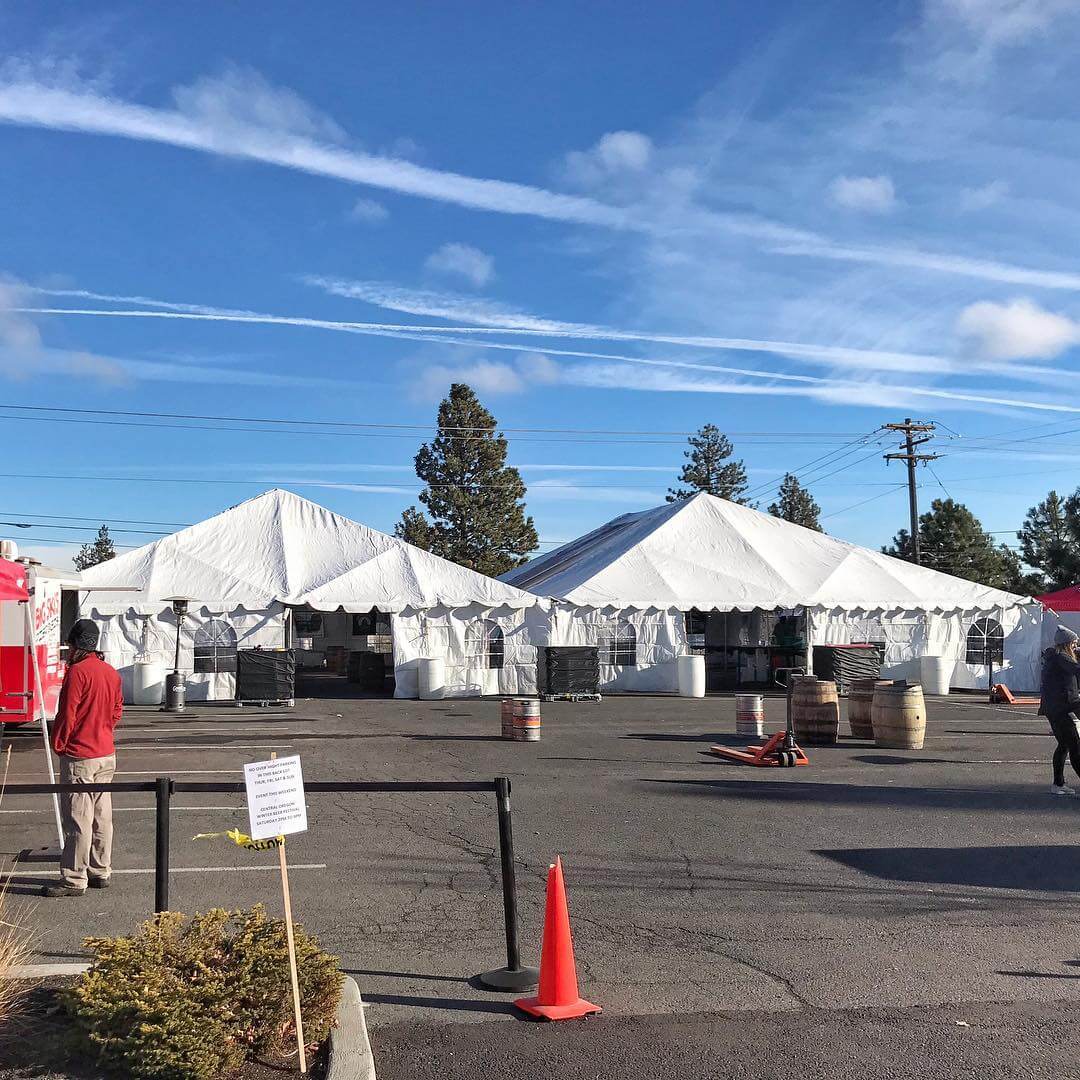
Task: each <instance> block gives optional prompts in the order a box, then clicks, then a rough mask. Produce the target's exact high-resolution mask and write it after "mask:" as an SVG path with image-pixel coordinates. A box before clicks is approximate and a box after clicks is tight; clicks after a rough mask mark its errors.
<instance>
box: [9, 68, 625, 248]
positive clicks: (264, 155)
mask: <svg viewBox="0 0 1080 1080" xmlns="http://www.w3.org/2000/svg"><path fill="white" fill-rule="evenodd" d="M214 85H215V87H216V88H215V89H213V90H211V89H208V88H207V87H206V86H205V85H204V84H203V82H202V80H200V81H199V82H197V83H195V84H193V86H191V87H181V88H179V89H178V90H177V91H176V92H175V94H174V99H177V100H178V104H179V106H180V107H177V108H173V109H160V108H153V107H150V106H145V105H136V104H133V103H131V102H127V101H123V100H121V99H119V98H116V97H112V96H108V95H106V94H105V93H103V92H101V91H99V90H98V89H96V88H95V87H93V86H87V85H85V84H79V85H76V86H74V87H73V86H72V85H70V84H62V85H57V84H56V83H54V82H49V81H44V80H42V79H41V78H40V77H38V78H35V77H32V76H28V75H25V74H23V73H22V72H21V71H19V70H12V71H10V72H6V78H5V77H3V76H0V121H6V122H8V123H11V124H20V125H25V126H30V127H44V128H51V129H53V130H58V131H81V132H87V133H90V134H96V135H113V136H119V137H121V138H128V139H136V140H142V141H146V142H156V143H166V144H168V145H170V146H177V147H182V148H184V149H188V150H198V151H201V152H203V153H209V154H219V155H222V156H224V157H233V158H241V159H246V160H249V161H259V162H263V163H264V164H269V165H278V166H280V167H282V168H287V169H296V170H298V171H300V172H307V173H313V174H315V175H318V176H329V177H333V178H335V179H338V180H343V181H345V182H347V183H353V184H366V185H369V186H371V187H376V188H383V189H385V190H388V191H398V192H402V193H403V194H407V195H415V196H418V197H420V198H426V199H435V200H438V201H440V202H447V203H453V204H455V205H458V206H466V207H470V208H472V209H477V210H489V211H493V212H495V213H501V214H525V215H529V216H532V217H541V218H550V219H553V220H557V221H569V222H577V223H580V224H589V225H603V226H607V227H609V228H623V227H626V226H627V224H628V222H627V218H626V214H625V213H624V212H623V211H622V210H621V209H619V208H617V207H612V206H606V205H604V204H603V203H600V202H597V201H596V200H594V199H589V198H584V197H581V196H576V195H563V194H560V193H558V192H553V191H548V190H545V189H544V188H538V187H532V186H530V185H528V184H517V183H512V182H509V181H504V180H489V179H481V178H477V177H472V176H463V175H461V174H459V173H452V172H444V171H440V170H438V169H429V168H424V167H423V166H420V165H416V164H414V163H413V162H409V161H406V160H404V159H402V158H398V157H386V156H383V155H378V154H368V153H364V152H362V151H360V150H355V149H349V148H346V147H344V146H339V145H335V144H334V142H333V138H334V134H335V132H334V130H333V127H328V126H327V122H326V121H325V120H323V121H321V122H320V120H319V119H318V118H317V114H316V113H315V112H314V111H313V110H312V111H305V108H302V107H301V105H302V103H300V102H299V99H296V100H295V101H293V102H292V103H291V104H289V101H290V95H291V92H290V91H283V94H285V95H286V97H285V98H283V99H282V101H283V102H284V103H285V107H284V113H285V116H284V123H279V122H278V121H277V119H276V118H275V116H274V111H273V109H272V108H267V107H266V105H265V102H266V98H265V97H263V98H262V100H261V101H260V103H259V104H258V105H257V106H256V107H254V108H252V107H251V106H250V105H248V104H246V103H244V102H242V101H238V100H237V97H236V95H235V94H232V93H231V92H230V91H228V90H227V89H222V88H221V86H220V81H219V82H218V83H217V84H214ZM226 103H232V104H235V105H236V106H237V108H238V110H239V111H238V113H237V114H235V115H234V114H232V113H226V112H223V109H224V107H225V105H226ZM330 123H332V122H330ZM334 126H335V127H336V125H334ZM297 129H299V130H297ZM320 130H321V133H322V134H321V137H320V136H319V135H318V134H316V133H317V132H319V131H320Z"/></svg>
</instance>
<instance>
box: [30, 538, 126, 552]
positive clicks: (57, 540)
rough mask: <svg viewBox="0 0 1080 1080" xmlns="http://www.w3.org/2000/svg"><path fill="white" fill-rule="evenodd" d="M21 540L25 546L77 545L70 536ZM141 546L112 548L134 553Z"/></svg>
mask: <svg viewBox="0 0 1080 1080" xmlns="http://www.w3.org/2000/svg"><path fill="white" fill-rule="evenodd" d="M22 539H23V540H24V541H25V542H26V543H27V544H64V545H66V546H68V547H71V546H73V545H74V544H77V543H79V541H78V540H77V539H73V538H72V537H70V536H26V537H23V538H22ZM142 546H143V545H142V544H113V547H114V548H118V549H122V550H124V551H134V550H135V549H136V548H139V547H142Z"/></svg>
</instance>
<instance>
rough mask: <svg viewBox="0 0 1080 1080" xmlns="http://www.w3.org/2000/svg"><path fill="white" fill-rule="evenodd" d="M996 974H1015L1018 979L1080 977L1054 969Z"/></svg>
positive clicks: (1000, 972)
mask: <svg viewBox="0 0 1080 1080" xmlns="http://www.w3.org/2000/svg"><path fill="white" fill-rule="evenodd" d="M994 974H995V975H1015V976H1016V977H1017V978H1018V979H1080V975H1061V974H1057V973H1055V972H1052V971H995V972H994Z"/></svg>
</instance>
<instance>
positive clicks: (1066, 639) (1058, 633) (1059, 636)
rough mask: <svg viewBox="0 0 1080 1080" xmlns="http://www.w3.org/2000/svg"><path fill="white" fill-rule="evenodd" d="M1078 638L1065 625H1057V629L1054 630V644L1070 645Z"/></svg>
mask: <svg viewBox="0 0 1080 1080" xmlns="http://www.w3.org/2000/svg"><path fill="white" fill-rule="evenodd" d="M1078 640H1080V638H1078V637H1077V635H1076V634H1074V633H1073V632H1072V631H1071V630H1070V629H1069V628H1068V627H1067V626H1059V627H1058V628H1057V630H1055V631H1054V644H1055V645H1072V644H1073V643H1074V642H1075V641H1078Z"/></svg>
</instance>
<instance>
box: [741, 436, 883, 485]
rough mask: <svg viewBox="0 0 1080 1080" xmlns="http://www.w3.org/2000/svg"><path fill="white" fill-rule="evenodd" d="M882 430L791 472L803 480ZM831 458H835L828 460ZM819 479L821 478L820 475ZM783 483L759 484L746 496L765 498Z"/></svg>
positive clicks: (857, 439) (858, 438)
mask: <svg viewBox="0 0 1080 1080" xmlns="http://www.w3.org/2000/svg"><path fill="white" fill-rule="evenodd" d="M880 430H881V429H880V428H876V429H875V430H874V431H870V432H867V433H866V434H865V435H859V436H856V438H854V439H852V440H851V441H849V442H846V443H844V445H843V446H839V447H837V448H836V449H835V450H830V451H829V452H828V453H825V454H819V455H818V456H817V457H816V458H813V459H812V460H810V461H808V462H806V463H805V464H803V465H800V466H798V467H797V468H796V469H793V470H789V472H790V473H791V475H793V476H795V477H797V478H799V480H800V482H802V478H803V477H804V476H805V474H806V472H807V471H808V470H810V469H812V468H813V467H814V466H817V467H818V468H819V469H820V468H823V467H825V466H826V465H831V464H833V463H834V462H835V461H840V460H842V459H843V458H845V457H848V456H850V454H853V453H856V452H857V449H858V448H859V447H861V446H865V445H866V443H867V441H868V440H870V439H872V438H873V437H874V436H875V435H876V434H877V433H878V432H879V431H880ZM849 447H854V448H855V449H848V448H849ZM843 451H847V453H844V452H843ZM837 455H839V456H837ZM830 458H831V459H833V460H832V461H830V460H828V459H830ZM815 471H816V470H815ZM817 479H821V478H820V477H818V478H817ZM809 482H813V481H809ZM782 483H783V479H782V478H781V480H780V481H776V480H772V481H769V482H768V483H765V484H758V485H756V486H755V487H754V488H752V489H751V490H750V491H748V492H747V493H746V496H745V497H746V498H748V499H756V498H765V497H767V496H768V495H769V494H770V493H771V492H775V491H777V490H779V487H780V484H782Z"/></svg>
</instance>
